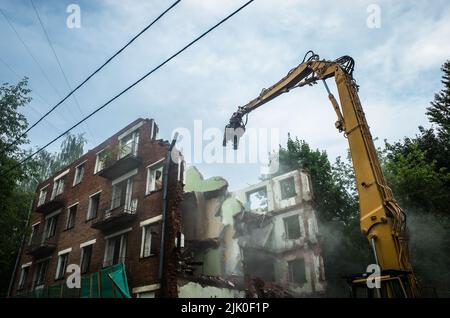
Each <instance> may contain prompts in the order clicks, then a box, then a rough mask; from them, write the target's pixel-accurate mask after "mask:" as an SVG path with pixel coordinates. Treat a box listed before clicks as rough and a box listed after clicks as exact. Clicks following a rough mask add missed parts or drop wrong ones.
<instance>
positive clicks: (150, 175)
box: [145, 158, 165, 195]
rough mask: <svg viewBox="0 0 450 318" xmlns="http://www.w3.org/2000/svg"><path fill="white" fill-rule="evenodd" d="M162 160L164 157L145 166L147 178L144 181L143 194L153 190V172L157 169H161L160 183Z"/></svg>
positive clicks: (162, 167) (162, 172)
mask: <svg viewBox="0 0 450 318" xmlns="http://www.w3.org/2000/svg"><path fill="white" fill-rule="evenodd" d="M164 160H165V158H161V159H159V160H158V161H156V162H154V163H152V164H151V165H148V166H147V180H146V182H145V194H146V195H147V194H150V193H152V192H153V191H155V184H154V182H155V181H154V180H155V177H154V173H156V171H157V170H160V169H162V171H161V184H162V182H163V180H164V178H163V176H164Z"/></svg>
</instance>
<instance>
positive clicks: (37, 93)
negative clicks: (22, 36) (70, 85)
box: [0, 57, 68, 132]
mask: <svg viewBox="0 0 450 318" xmlns="http://www.w3.org/2000/svg"><path fill="white" fill-rule="evenodd" d="M0 62H1V63H2V64H3V65H4V66H5V67H6V68H7V69H8V71H9V72H10V73H11V74H13V75H14V76H15V77H16V79H17V80H18V81H20V80H21V77H20V75H19V74H18V73H17V72H16V71H14V69H13V68H12V67H11V66H10V65H9V64H8V63H6V61H5V60H3V59H2V58H1V57H0ZM31 90H32V91H34V93H35V94H36V96H38V97H39V98H40V99H42V101H43V102H44V103H46V104H48V102H47V101H46V100H45V99H44V97H42V95H41V94H39V92H38V91H36V90H35V89H31ZM29 107H30V109H31V110H32V111H33V112H34V113H36V114H37V116H36V118H39V117H41V116H42V113H41V112H39V111H38V110H37V109H35V108H34V107H33V105H32V104H29ZM60 117H61V119H63V120H65V118H64V117H62V116H60ZM45 122H46V123H47V124H49V125H50V126H52V127H53V128H54V129H55V130H56V131H58V132H59V131H60V129H58V128H56V127H55V125H53V124H52V122H51V121H49V120H47V119H45ZM67 123H68V122H67Z"/></svg>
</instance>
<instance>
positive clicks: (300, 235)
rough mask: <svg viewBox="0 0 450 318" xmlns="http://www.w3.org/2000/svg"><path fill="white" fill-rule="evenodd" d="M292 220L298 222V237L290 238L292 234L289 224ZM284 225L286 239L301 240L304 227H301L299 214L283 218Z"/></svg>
mask: <svg viewBox="0 0 450 318" xmlns="http://www.w3.org/2000/svg"><path fill="white" fill-rule="evenodd" d="M290 219H291V220H292V219H295V220H296V221H297V224H298V237H290V235H291V233H290V231H289V222H288V220H290ZM283 224H284V232H285V233H286V239H288V240H298V239H299V238H301V237H302V236H303V235H302V234H303V233H302V227H301V225H300V216H299V215H298V214H293V215H290V216H287V217H284V218H283Z"/></svg>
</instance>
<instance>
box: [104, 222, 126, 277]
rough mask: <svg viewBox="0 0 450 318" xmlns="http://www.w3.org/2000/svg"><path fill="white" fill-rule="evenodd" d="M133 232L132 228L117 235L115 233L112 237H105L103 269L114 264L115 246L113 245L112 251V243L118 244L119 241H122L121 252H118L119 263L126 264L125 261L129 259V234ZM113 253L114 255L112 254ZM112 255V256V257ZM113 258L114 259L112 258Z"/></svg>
mask: <svg viewBox="0 0 450 318" xmlns="http://www.w3.org/2000/svg"><path fill="white" fill-rule="evenodd" d="M131 230H132V228H128V229H125V230H122V231H119V232H116V233H113V234H111V235H108V236H105V241H106V242H105V251H104V254H103V268H104V267H109V266H112V265H115V264H114V254H115V253H114V247H115V244H113V245H112V246H113V248H112V249H111V244H112V243H111V242H116V240H117V239H119V240H120V245H119V252H118V255H119V256H118V257H119V259H118V263H121V262H125V259H126V257H127V252H128V248H127V245H128V232H130V231H131ZM110 252H112V253H110ZM110 254H111V255H110ZM111 256H112V257H111Z"/></svg>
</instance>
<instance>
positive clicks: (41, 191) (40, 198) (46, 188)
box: [36, 184, 49, 206]
mask: <svg viewBox="0 0 450 318" xmlns="http://www.w3.org/2000/svg"><path fill="white" fill-rule="evenodd" d="M48 186H49V184H47V185H46V186H45V187H43V188H41V190H40V191H39V198H38V202H37V205H36V206H41V205H43V204H44V203H45V201H46V200H47V195H48ZM43 193H45V195H44V196H43V197H42V194H43ZM42 198H43V200H42ZM41 201H42V202H41Z"/></svg>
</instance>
